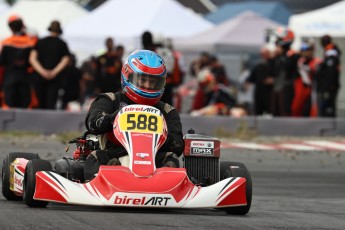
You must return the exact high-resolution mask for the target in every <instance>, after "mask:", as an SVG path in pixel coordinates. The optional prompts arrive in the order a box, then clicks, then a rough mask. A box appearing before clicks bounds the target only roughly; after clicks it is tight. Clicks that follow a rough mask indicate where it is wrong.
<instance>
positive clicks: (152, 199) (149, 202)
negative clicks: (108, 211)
mask: <svg viewBox="0 0 345 230" xmlns="http://www.w3.org/2000/svg"><path fill="white" fill-rule="evenodd" d="M110 200H111V201H112V200H113V203H114V204H116V205H121V206H122V205H126V206H167V205H172V204H176V202H175V200H174V199H173V197H172V196H171V195H170V194H137V193H122V192H117V193H115V194H114V195H113V196H112V198H110Z"/></svg>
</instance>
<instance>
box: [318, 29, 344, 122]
mask: <svg viewBox="0 0 345 230" xmlns="http://www.w3.org/2000/svg"><path fill="white" fill-rule="evenodd" d="M320 43H321V45H322V47H323V49H324V55H323V56H324V57H323V61H322V62H321V64H320V66H319V70H318V72H317V74H316V82H317V94H318V97H317V98H318V115H319V116H321V117H335V116H336V100H337V95H338V90H339V88H340V83H339V76H340V66H339V65H340V55H341V51H340V50H339V48H338V47H337V45H335V44H334V43H333V42H332V38H331V37H330V36H329V35H324V36H322V37H321V39H320Z"/></svg>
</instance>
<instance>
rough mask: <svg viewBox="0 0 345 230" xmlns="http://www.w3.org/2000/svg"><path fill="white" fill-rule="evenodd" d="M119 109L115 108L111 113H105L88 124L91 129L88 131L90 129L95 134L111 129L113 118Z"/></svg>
mask: <svg viewBox="0 0 345 230" xmlns="http://www.w3.org/2000/svg"><path fill="white" fill-rule="evenodd" d="M119 111H120V109H118V110H116V111H115V112H114V113H112V114H110V115H109V114H105V115H103V116H101V117H99V118H98V119H97V120H96V121H95V122H93V123H92V124H91V125H90V129H91V130H90V131H92V132H93V133H95V134H101V133H106V132H110V131H112V130H113V123H114V119H115V117H116V115H117V114H118V112H119Z"/></svg>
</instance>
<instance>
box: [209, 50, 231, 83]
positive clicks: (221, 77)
mask: <svg viewBox="0 0 345 230" xmlns="http://www.w3.org/2000/svg"><path fill="white" fill-rule="evenodd" d="M208 66H209V68H210V70H211V72H212V73H213V75H214V76H215V78H216V81H217V83H221V84H223V85H226V86H229V85H230V82H229V78H228V75H227V74H226V71H225V68H224V65H223V64H222V63H220V62H219V60H218V58H217V57H216V56H215V55H210V59H209V64H208Z"/></svg>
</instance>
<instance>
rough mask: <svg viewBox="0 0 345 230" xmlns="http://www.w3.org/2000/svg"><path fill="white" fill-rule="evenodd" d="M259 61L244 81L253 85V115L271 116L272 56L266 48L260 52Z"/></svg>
mask: <svg viewBox="0 0 345 230" xmlns="http://www.w3.org/2000/svg"><path fill="white" fill-rule="evenodd" d="M260 55H261V60H260V61H259V62H258V63H257V64H255V66H254V67H253V69H252V70H251V71H250V74H249V77H248V79H247V80H246V82H248V83H252V84H254V85H255V90H254V105H255V115H263V114H271V113H272V112H271V99H272V86H273V82H274V79H273V77H272V75H273V74H272V64H273V63H272V56H271V54H270V51H269V50H268V48H266V47H263V48H262V49H261V50H260Z"/></svg>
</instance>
